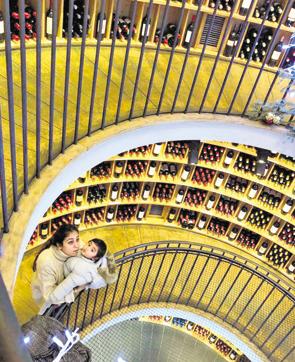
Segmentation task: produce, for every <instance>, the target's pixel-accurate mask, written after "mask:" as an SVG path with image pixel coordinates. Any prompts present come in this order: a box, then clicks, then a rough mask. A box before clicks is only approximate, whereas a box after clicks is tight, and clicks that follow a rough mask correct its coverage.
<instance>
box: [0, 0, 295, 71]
mask: <svg viewBox="0 0 295 362" xmlns="http://www.w3.org/2000/svg"><path fill="white" fill-rule="evenodd" d="M37 3H38V0H31V1H27V2H26V7H25V12H26V13H25V14H26V16H25V19H26V29H25V34H26V35H25V37H26V43H27V45H28V46H32V47H34V46H35V44H36V41H35V40H36V31H37V30H36V17H37V16H38V14H37V13H36V9H37ZM41 3H42V12H41V19H40V21H41V40H42V42H43V44H44V45H46V44H47V43H48V44H50V42H51V38H52V17H53V1H49V0H42V2H41ZM11 4H12V5H11V6H12V8H11V14H10V15H11V34H12V47H16V48H17V47H19V46H20V45H19V44H20V42H19V39H20V35H19V31H20V25H19V14H18V7H17V4H18V2H17V0H15V1H11ZM57 4H58V5H57V44H61V45H62V44H65V41H66V37H67V23H68V21H67V19H68V1H67V0H60V1H58V2H57ZM149 4H150V1H149V0H138V1H134V0H120V13H119V22H118V28H117V34H116V37H117V45H119V46H120V45H124V44H127V38H128V35H129V33H132V44H133V45H134V46H136V45H137V46H141V42H140V40H141V39H142V37H143V32H144V29H145V28H146V26H147V27H148V31H147V46H148V47H149V48H153V47H154V48H155V47H156V46H157V42H158V41H159V34H160V30H161V26H162V22H161V20H162V18H163V13H164V10H165V5H166V1H164V0H154V1H153V2H152V10H151V17H150V22H149V24H147V10H148V7H149ZM198 4H200V5H201V7H200V15H201V16H200V22H199V25H198V29H197V31H196V32H195V33H193V31H192V30H193V22H194V19H195V17H196V14H198ZM83 5H84V1H83V0H81V1H80V0H79V1H77V0H76V5H75V9H74V15H73V16H74V18H73V19H74V20H73V21H74V27H73V33H72V35H73V44H75V43H77V44H79V40H81V37H82V28H83V12H84V8H85V6H83ZM101 5H102V2H101V1H100V0H93V1H89V11H88V15H87V17H86V19H87V29H86V30H87V41H89V42H91V41H96V37H97V31H98V29H99V14H100V11H101ZM117 5H118V2H117V1H115V0H108V1H107V2H106V5H105V10H104V16H103V25H102V27H101V28H102V44H105V45H109V44H110V41H111V39H112V36H113V29H114V13H115V11H116V6H117ZM217 5H218V6H217ZM267 5H268V3H267V2H266V1H264V0H263V1H261V0H253V1H252V2H249V1H245V0H233V1H221V0H220V1H218V4H217V2H216V1H211V0H187V1H186V2H184V13H183V16H182V17H181V18H182V21H181V24H180V28H179V29H180V30H179V34H176V27H177V26H176V25H177V20H178V19H179V17H180V12H181V11H182V2H181V1H179V0H171V1H170V2H169V12H168V16H167V24H166V25H165V26H166V29H165V31H164V35H163V38H162V44H161V47H162V48H163V49H164V48H167V47H168V48H169V47H170V48H171V47H172V46H173V42H174V38H175V37H177V40H176V50H177V51H178V50H180V51H181V50H183V51H185V48H187V45H188V43H189V41H190V38H191V37H192V36H194V39H192V42H191V50H190V51H191V53H192V54H193V53H196V54H198V53H200V52H201V51H202V48H203V44H204V39H205V38H206V35H207V32H208V27H209V26H208V24H209V23H210V22H211V19H212V16H213V17H214V21H213V30H212V31H211V34H209V35H210V36H209V39H208V44H207V46H206V54H208V55H212V56H215V55H216V54H217V52H219V51H221V54H220V57H221V59H223V60H226V59H230V58H231V57H232V56H234V57H235V61H236V62H239V63H241V64H245V62H246V58H247V57H249V58H250V59H249V60H251V62H250V64H251V66H254V67H260V66H261V64H262V63H263V64H264V66H265V68H266V69H269V70H276V67H277V66H289V65H292V64H293V62H294V59H293V58H294V54H293V55H292V54H291V50H292V49H291V50H290V54H286V57H285V56H283V53H284V50H283V48H282V46H283V45H287V44H289V41H290V37H291V35H292V33H293V32H294V31H295V20H294V19H293V18H294V12H295V5H294V4H292V1H287V0H280V1H276V2H275V3H274V4H273V5H272V6H270V9H269V11H268V10H267ZM134 7H136V9H135V16H134V17H135V22H134V27H133V28H132V29H130V23H131V17H132V13H133V9H134ZM214 7H216V11H215V9H214ZM3 10H4V1H3V0H1V1H0V11H2V12H1V15H0V23H1V24H0V32H1V33H0V39H1V40H2V41H3V40H4V29H5V27H4V21H3V14H2V13H3ZM267 11H268V17H267V19H266V20H265V21H264V20H263V17H265V16H266V15H267V14H266V12H267ZM245 22H246V28H245V31H242V32H241V25H242V24H244V23H245ZM207 23H208V24H207ZM262 23H263V30H262V34H261V36H260V38H259V40H258V42H257V44H256V45H255V46H254V42H255V37H256V35H257V33H258V32H259V27H260V26H261V24H262ZM279 24H280V25H279ZM278 25H279V29H278V31H276V30H277V28H278ZM225 32H226V34H225V35H226V36H225V39H224V41H221V40H222V39H223V35H224V33H225ZM252 38H253V39H252ZM2 44H4V43H2ZM1 46H2V45H1V43H0V47H1ZM252 46H253V51H252V50H251V47H252ZM2 47H3V49H4V46H2ZM248 48H249V49H248ZM254 48H255V49H254ZM288 51H289V50H288ZM264 61H265V62H264ZM282 61H283V64H282Z"/></svg>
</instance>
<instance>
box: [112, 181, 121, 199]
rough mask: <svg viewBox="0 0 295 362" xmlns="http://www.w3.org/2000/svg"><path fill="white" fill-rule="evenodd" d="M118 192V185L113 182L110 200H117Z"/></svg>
mask: <svg viewBox="0 0 295 362" xmlns="http://www.w3.org/2000/svg"><path fill="white" fill-rule="evenodd" d="M118 192H119V187H118V185H117V184H114V185H113V186H112V190H111V200H112V201H115V200H117V198H118Z"/></svg>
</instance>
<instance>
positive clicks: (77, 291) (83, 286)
mask: <svg viewBox="0 0 295 362" xmlns="http://www.w3.org/2000/svg"><path fill="white" fill-rule="evenodd" d="M87 286H88V284H82V285H80V286H79V287H76V288H74V295H75V298H76V297H77V295H78V294H79V293H80V292H81V291H82V290H84V289H85V288H87Z"/></svg>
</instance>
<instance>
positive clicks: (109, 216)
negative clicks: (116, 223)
mask: <svg viewBox="0 0 295 362" xmlns="http://www.w3.org/2000/svg"><path fill="white" fill-rule="evenodd" d="M114 214H115V209H114V208H113V207H109V208H108V212H107V216H106V222H111V221H112V220H113V218H114Z"/></svg>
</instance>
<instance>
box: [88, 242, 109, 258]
mask: <svg viewBox="0 0 295 362" xmlns="http://www.w3.org/2000/svg"><path fill="white" fill-rule="evenodd" d="M89 241H91V242H93V243H94V244H95V245H96V246H97V247H98V252H97V254H96V261H97V260H99V259H100V258H102V257H103V256H105V254H106V252H107V244H106V243H105V242H104V241H103V240H101V239H91V240H89Z"/></svg>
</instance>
